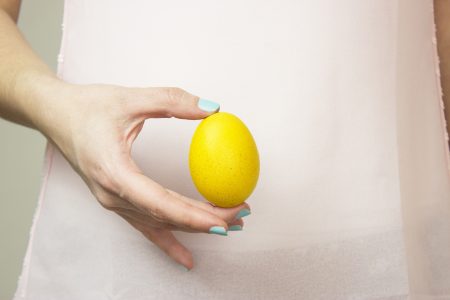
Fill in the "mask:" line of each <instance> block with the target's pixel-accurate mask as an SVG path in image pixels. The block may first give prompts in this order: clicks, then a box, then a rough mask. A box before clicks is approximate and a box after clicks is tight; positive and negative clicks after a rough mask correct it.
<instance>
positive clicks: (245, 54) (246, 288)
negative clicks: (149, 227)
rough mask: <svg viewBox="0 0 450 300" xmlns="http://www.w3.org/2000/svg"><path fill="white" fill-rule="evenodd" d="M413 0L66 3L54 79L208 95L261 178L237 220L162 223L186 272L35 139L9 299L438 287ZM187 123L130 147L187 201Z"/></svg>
mask: <svg viewBox="0 0 450 300" xmlns="http://www.w3.org/2000/svg"><path fill="white" fill-rule="evenodd" d="M431 8H432V1H431V0H413V1H411V0H396V1H392V0H381V1H360V0H344V1H339V2H337V1H332V0H319V1H294V0H282V1H279V0H277V1H275V0H267V1H264V2H262V1H256V0H246V1H238V0H228V1H225V2H224V1H215V0H213V1H211V0H191V1H180V0H166V1H144V0H136V1H132V2H123V1H119V0H112V1H111V0H110V1H106V0H97V1H87V0H66V5H65V13H64V24H63V28H64V34H63V41H62V46H61V53H60V56H59V57H58V61H59V75H60V76H61V77H62V78H64V79H65V80H67V81H70V82H74V83H81V84H84V83H94V82H102V83H112V84H120V85H128V86H148V85H150V86H180V87H182V88H185V89H187V90H189V91H191V92H192V93H195V94H198V95H200V96H204V97H206V98H211V99H213V100H216V101H218V102H220V103H221V104H222V109H223V110H225V111H230V112H233V113H235V114H237V115H239V116H240V117H241V118H242V119H243V120H244V121H245V122H246V124H247V125H248V126H249V128H250V129H251V131H252V133H253V134H254V136H255V139H256V142H257V144H258V146H259V150H260V155H261V177H260V182H259V185H258V187H257V189H256V190H255V193H254V194H253V195H252V197H251V198H250V199H249V201H248V202H249V203H250V204H251V206H252V212H253V213H252V215H251V216H249V217H247V218H246V226H245V229H244V231H243V232H239V233H236V234H230V236H228V237H226V238H224V237H219V236H213V235H206V234H205V235H200V234H196V235H193V234H188V233H183V232H177V233H176V234H177V237H178V238H179V239H180V240H182V241H183V242H184V243H185V244H186V246H187V247H189V248H190V249H191V250H192V251H193V253H194V259H195V262H196V267H195V268H194V269H193V270H191V271H190V272H186V271H185V270H184V269H183V268H182V267H180V266H179V265H177V264H175V263H174V262H172V261H171V260H170V259H169V258H168V257H166V256H165V255H164V254H163V253H161V252H160V250H159V249H157V248H156V247H155V246H154V245H152V244H150V243H149V242H148V241H146V240H145V238H144V237H142V236H141V235H140V234H139V233H138V232H136V231H135V230H133V229H132V228H130V227H129V225H128V224H127V223H126V222H124V221H122V220H121V219H120V218H119V217H117V216H116V215H114V214H112V213H110V212H107V211H105V210H104V209H103V208H101V207H100V205H98V204H97V203H96V200H95V199H94V197H93V196H92V195H91V194H90V192H89V190H88V188H87V187H86V186H85V185H84V183H83V182H82V180H81V179H80V178H79V177H78V176H77V174H76V173H75V172H74V171H73V170H72V169H71V168H70V165H69V164H68V163H67V162H66V161H65V160H64V158H63V157H62V155H61V154H60V153H59V152H58V151H57V150H56V149H53V148H52V147H51V146H50V145H49V147H48V148H47V152H46V153H47V154H46V163H45V166H44V170H46V171H47V173H46V175H45V177H44V181H43V186H42V190H41V196H40V199H39V208H38V210H37V212H36V216H35V220H34V222H33V228H32V234H31V237H30V243H29V247H28V251H27V256H26V259H25V263H24V269H23V272H22V276H21V280H20V284H19V288H18V291H17V293H16V297H15V299H235V298H243V299H447V298H449V299H450V280H449V279H448V278H450V160H449V151H448V147H446V144H447V140H446V132H445V118H444V115H443V112H442V99H441V89H440V85H439V76H438V67H437V66H438V65H437V56H436V45H435V43H433V39H435V35H434V22H433V14H432V9H431ZM196 124H197V123H196V122H190V121H180V120H173V119H172V120H152V121H150V122H147V123H146V125H145V126H144V128H143V130H142V132H141V135H140V136H139V138H138V139H137V140H136V142H135V145H134V148H133V157H134V158H135V160H136V161H137V162H138V164H139V165H140V166H141V167H142V168H143V169H144V171H145V172H146V174H148V176H150V177H152V178H154V179H155V180H157V181H159V182H161V183H163V184H164V185H166V186H168V187H170V188H172V189H174V190H176V191H178V192H180V193H183V194H186V195H188V196H191V197H200V195H199V194H198V193H197V192H196V191H195V188H194V186H193V184H192V182H191V180H190V177H189V172H188V167H187V149H188V146H189V142H190V137H191V136H192V133H193V130H194V128H195V126H196ZM155 141H156V142H155ZM174 174H176V175H174Z"/></svg>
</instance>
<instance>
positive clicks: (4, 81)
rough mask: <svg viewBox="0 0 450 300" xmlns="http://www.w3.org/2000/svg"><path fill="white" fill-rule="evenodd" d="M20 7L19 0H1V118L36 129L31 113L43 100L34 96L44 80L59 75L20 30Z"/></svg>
mask: <svg viewBox="0 0 450 300" xmlns="http://www.w3.org/2000/svg"><path fill="white" fill-rule="evenodd" d="M19 7H20V1H19V0H0V117H2V118H5V119H8V120H10V121H13V122H15V123H20V124H22V125H26V126H28V127H33V128H36V124H34V122H35V120H33V119H34V118H33V116H32V114H31V112H35V111H36V110H38V109H39V107H38V104H39V101H37V100H36V101H30V98H34V97H35V96H37V95H35V93H36V92H37V90H36V88H37V87H38V86H39V84H40V83H42V82H41V81H45V82H49V83H50V82H56V78H55V75H54V74H53V72H52V71H51V70H50V68H49V67H48V66H47V65H45V64H44V63H43V62H42V61H41V60H40V59H39V58H38V57H37V55H36V54H35V53H34V52H33V51H32V49H31V48H30V46H29V45H28V44H27V42H26V41H25V39H24V37H23V36H22V34H21V33H20V31H19V30H18V28H17V26H16V24H15V22H16V21H17V17H18V12H19ZM26 78H30V79H31V78H33V80H27V79H26Z"/></svg>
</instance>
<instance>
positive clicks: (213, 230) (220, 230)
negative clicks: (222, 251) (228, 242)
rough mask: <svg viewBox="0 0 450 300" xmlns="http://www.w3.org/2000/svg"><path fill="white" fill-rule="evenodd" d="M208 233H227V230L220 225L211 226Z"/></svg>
mask: <svg viewBox="0 0 450 300" xmlns="http://www.w3.org/2000/svg"><path fill="white" fill-rule="evenodd" d="M209 233H214V234H219V235H228V233H227V231H226V230H225V228H224V227H222V226H213V227H211V228H210V229H209Z"/></svg>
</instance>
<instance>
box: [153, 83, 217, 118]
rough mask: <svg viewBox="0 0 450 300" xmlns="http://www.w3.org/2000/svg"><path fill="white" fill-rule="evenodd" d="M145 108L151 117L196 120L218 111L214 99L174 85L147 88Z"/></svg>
mask: <svg viewBox="0 0 450 300" xmlns="http://www.w3.org/2000/svg"><path fill="white" fill-rule="evenodd" d="M146 90H147V91H148V98H147V100H146V101H145V102H146V107H145V110H146V111H147V112H148V114H149V115H150V116H151V117H166V118H170V117H175V118H178V119H189V120H197V119H203V118H206V117H207V116H209V115H211V114H214V113H216V112H218V111H219V109H220V105H219V104H218V103H216V102H214V101H211V100H207V99H204V98H199V97H198V96H194V95H192V94H190V93H188V92H186V91H185V90H183V89H180V88H176V87H160V88H147V89H146Z"/></svg>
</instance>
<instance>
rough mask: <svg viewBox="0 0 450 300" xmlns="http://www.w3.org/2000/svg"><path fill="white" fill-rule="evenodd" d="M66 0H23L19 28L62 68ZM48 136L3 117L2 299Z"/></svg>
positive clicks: (17, 265)
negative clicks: (57, 59)
mask: <svg viewBox="0 0 450 300" xmlns="http://www.w3.org/2000/svg"><path fill="white" fill-rule="evenodd" d="M63 6H64V1H63V0H22V8H21V12H20V16H19V28H20V29H21V31H22V33H23V34H24V35H25V37H26V39H27V41H28V42H29V43H30V44H31V46H32V48H33V49H34V50H35V51H36V52H37V53H38V54H39V55H40V56H41V58H42V59H43V60H44V61H45V62H46V63H47V64H48V65H50V66H51V67H52V68H53V69H56V57H57V54H58V52H59V44H60V38H61V23H62V12H63ZM45 143H46V140H45V138H44V136H43V135H41V134H40V133H39V132H37V131H35V130H32V129H28V128H26V127H23V126H19V125H15V124H13V123H9V122H7V121H5V120H3V119H0V299H2V300H3V299H11V298H12V296H13V294H14V292H15V289H16V286H17V280H18V276H19V274H20V271H21V269H22V260H23V257H24V254H25V250H26V247H27V244H28V237H29V230H30V228H31V222H32V218H33V214H34V210H35V207H36V204H37V199H38V194H39V190H40V184H41V168H42V162H43V158H44V150H45Z"/></svg>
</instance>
